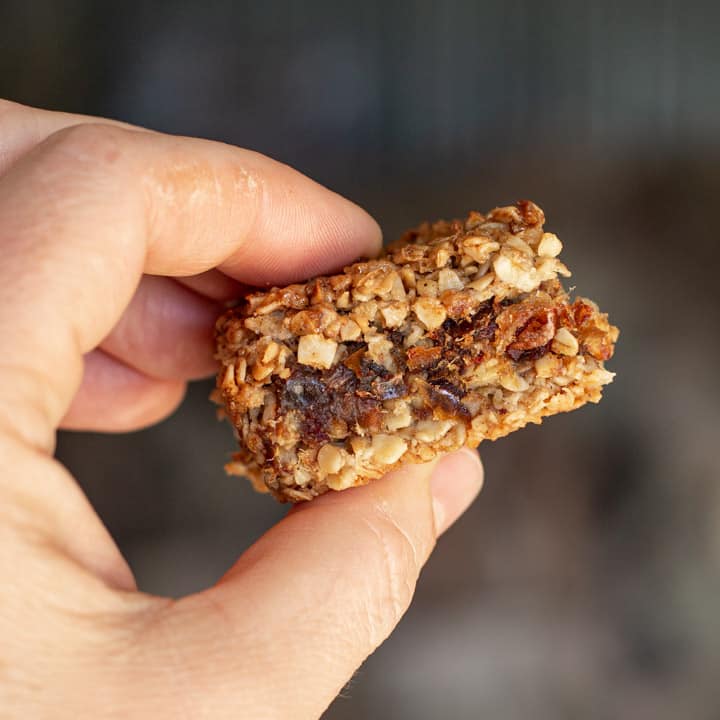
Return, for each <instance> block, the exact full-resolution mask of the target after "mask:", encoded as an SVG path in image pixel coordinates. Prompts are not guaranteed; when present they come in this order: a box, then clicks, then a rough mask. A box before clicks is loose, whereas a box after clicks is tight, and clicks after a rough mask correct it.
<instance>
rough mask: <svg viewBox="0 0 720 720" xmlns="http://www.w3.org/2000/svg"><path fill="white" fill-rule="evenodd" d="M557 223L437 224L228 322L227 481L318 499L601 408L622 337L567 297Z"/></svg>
mask: <svg viewBox="0 0 720 720" xmlns="http://www.w3.org/2000/svg"><path fill="white" fill-rule="evenodd" d="M544 219H545V218H544V215H543V212H542V210H541V209H540V208H539V207H537V205H535V204H533V203H531V202H528V201H522V202H519V203H517V204H516V205H514V206H509V207H502V208H496V209H495V210H492V211H491V212H489V213H488V214H487V215H482V214H480V213H477V212H473V213H470V215H469V216H468V218H467V219H466V220H465V221H452V222H449V221H440V222H436V223H433V224H428V223H425V224H423V225H421V226H420V227H418V228H417V229H415V230H411V231H410V232H408V233H406V234H405V236H404V237H403V238H401V239H400V240H399V241H398V242H396V243H394V244H392V245H390V246H389V247H388V248H386V250H385V251H384V253H383V254H382V256H381V257H379V258H378V259H376V260H370V261H367V262H357V263H355V264H353V265H350V266H349V267H346V268H345V270H344V272H343V273H341V274H338V275H332V276H328V277H318V278H315V279H313V280H311V281H309V282H307V283H304V284H298V285H290V286H288V287H285V288H273V289H271V290H268V291H266V292H256V293H253V294H251V295H249V296H248V297H247V298H246V299H245V300H244V301H243V302H242V303H241V304H240V305H238V306H236V307H233V308H231V309H229V310H228V311H227V312H225V314H223V315H222V316H221V317H220V318H219V319H218V322H217V326H216V338H217V357H218V359H219V360H220V363H221V365H222V367H221V370H220V373H219V375H218V382H217V388H218V391H217V396H218V400H219V401H220V402H222V404H223V405H224V412H225V414H226V415H227V417H228V419H229V420H230V422H231V423H232V425H233V426H234V428H235V431H236V434H237V437H238V440H239V443H240V450H239V452H237V453H236V454H235V456H234V460H233V462H231V463H229V464H228V466H227V469H228V471H229V472H232V473H237V474H242V475H247V476H248V477H249V478H250V479H251V480H252V482H253V484H254V485H255V487H256V488H257V489H259V490H263V491H265V490H269V491H270V492H271V493H272V494H273V495H274V496H275V497H276V498H278V499H279V500H282V501H291V502H297V501H302V500H310V499H312V498H313V497H315V496H317V495H320V494H322V493H324V492H326V491H328V490H343V489H345V488H349V487H352V486H355V485H362V484H365V483H367V482H368V481H370V480H372V479H374V478H377V477H380V476H381V475H383V474H385V473H386V472H388V471H389V470H392V469H393V468H395V467H396V466H398V465H399V464H400V463H406V462H426V461H429V460H431V459H433V458H435V457H436V456H437V455H439V454H441V453H446V452H449V451H452V450H456V449H458V448H460V447H461V446H463V445H468V446H470V447H475V446H477V445H478V444H479V443H480V442H481V441H482V440H494V439H496V438H498V437H501V436H503V435H507V434H508V433H510V432H512V431H513V430H517V429H519V428H521V427H523V426H524V425H526V424H527V423H531V422H532V423H539V422H540V421H541V419H542V418H543V417H544V416H546V415H553V414H555V413H558V412H563V411H567V410H573V409H574V408H577V407H579V406H580V405H583V404H584V403H586V402H588V401H590V402H598V400H599V399H600V394H601V389H602V386H603V385H605V384H607V383H609V382H610V381H611V380H612V377H613V374H612V373H610V372H608V371H607V370H606V369H605V368H604V366H603V362H604V361H605V360H608V359H609V358H610V357H611V356H612V353H613V346H614V343H615V340H616V339H617V336H618V330H617V328H615V327H613V326H612V325H610V324H609V323H608V320H607V316H606V315H604V314H602V313H600V312H599V310H598V308H597V306H596V305H595V304H594V303H593V302H591V301H590V300H585V299H583V298H577V299H575V300H574V301H573V300H571V299H570V298H569V297H568V295H567V293H566V292H565V290H564V289H563V287H562V285H561V284H560V281H559V280H558V276H559V275H560V276H563V277H568V276H569V275H570V273H569V271H568V270H567V268H566V267H565V265H563V263H562V262H560V260H559V259H558V254H559V253H560V250H561V249H562V245H561V243H560V240H558V238H557V237H556V236H555V235H554V234H552V233H547V232H544V231H543V222H544Z"/></svg>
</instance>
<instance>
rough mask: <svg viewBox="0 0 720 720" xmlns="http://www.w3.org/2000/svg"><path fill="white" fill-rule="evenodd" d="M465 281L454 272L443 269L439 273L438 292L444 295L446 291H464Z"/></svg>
mask: <svg viewBox="0 0 720 720" xmlns="http://www.w3.org/2000/svg"><path fill="white" fill-rule="evenodd" d="M462 289H463V281H462V280H461V279H460V277H459V276H458V274H457V273H456V272H455V271H454V270H448V269H447V268H443V269H442V270H441V271H440V272H439V273H438V291H439V292H441V293H444V292H445V291H446V290H462Z"/></svg>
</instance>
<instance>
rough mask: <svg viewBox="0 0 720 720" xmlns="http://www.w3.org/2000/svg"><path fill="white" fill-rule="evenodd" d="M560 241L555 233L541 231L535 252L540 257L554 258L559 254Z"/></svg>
mask: <svg viewBox="0 0 720 720" xmlns="http://www.w3.org/2000/svg"><path fill="white" fill-rule="evenodd" d="M561 250H562V243H561V242H560V239H559V238H558V236H557V235H555V233H548V232H546V233H543V236H542V239H541V240H540V244H539V245H538V249H537V253H538V255H540V257H547V258H554V257H557V256H558V255H559V254H560V251H561Z"/></svg>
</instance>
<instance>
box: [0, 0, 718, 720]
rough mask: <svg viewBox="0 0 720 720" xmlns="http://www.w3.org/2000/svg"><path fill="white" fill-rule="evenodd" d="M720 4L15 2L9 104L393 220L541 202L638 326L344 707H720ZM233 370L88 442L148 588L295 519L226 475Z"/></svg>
mask: <svg viewBox="0 0 720 720" xmlns="http://www.w3.org/2000/svg"><path fill="white" fill-rule="evenodd" d="M718 27H720V4H718V3H713V2H683V3H680V2H673V1H672V0H665V1H664V2H663V1H660V2H650V1H649V0H626V1H625V2H623V3H583V2H572V1H568V2H542V1H540V0H535V1H533V0H507V1H505V2H503V1H501V0H497V1H494V2H448V3H437V2H429V1H428V2H415V3H409V2H394V1H393V0H382V1H379V0H364V2H356V3H346V2H338V1H334V2H333V1H330V0H328V1H326V2H312V3H293V2H289V1H288V2H275V1H273V0H268V2H265V3H240V2H230V1H229V0H228V1H226V2H220V1H218V2H205V3H191V2H182V1H179V0H178V1H175V2H172V1H170V0H164V1H163V0H160V1H156V2H153V3H146V2H140V1H138V0H126V1H125V2H123V3H97V2H93V0H66V1H65V2H47V3H46V2H27V1H26V0H2V3H0V96H4V97H6V98H10V99H14V100H18V101H21V102H25V103H28V104H33V105H39V106H44V107H49V108H55V109H63V110H68V111H74V112H85V113H91V114H98V115H105V116H110V117H114V118H120V119H123V120H126V121H129V122H133V123H139V124H142V125H146V126H149V127H152V128H156V129H159V130H163V131H167V132H172V133H182V134H187V135H200V136H204V137H208V138H214V139H218V140H223V141H226V142H231V143H236V144H239V145H243V146H246V147H249V148H252V149H255V150H258V151H260V152H263V153H267V154H269V155H271V156H273V157H275V158H278V159H280V160H282V161H284V162H287V163H289V164H291V165H293V166H295V167H297V168H298V169H300V170H301V171H303V172H304V173H307V174H308V175H310V176H312V177H313V178H315V179H317V180H319V181H320V182H322V183H325V184H326V185H328V186H330V187H332V188H333V189H335V190H337V191H339V192H341V193H343V194H345V195H347V196H349V197H351V198H352V199H354V200H356V201H357V202H358V203H360V204H361V205H363V206H365V207H366V208H367V209H368V210H369V211H370V212H371V213H373V214H374V215H375V216H376V217H377V218H378V220H379V221H380V223H381V225H382V226H383V228H384V229H385V232H386V236H387V237H388V238H392V237H395V236H396V235H397V234H398V233H399V232H400V231H401V230H402V229H404V228H405V227H408V226H412V225H415V224H416V223H417V222H418V221H419V220H422V219H426V218H429V219H433V218H436V217H443V216H446V217H447V216H461V215H464V214H465V213H466V212H467V211H468V210H469V209H472V208H475V209H478V210H485V209H488V208H490V207H492V206H494V205H497V204H506V203H509V202H512V201H514V200H516V199H518V198H531V199H533V200H535V201H536V202H537V203H539V204H540V205H541V206H542V207H543V208H544V209H545V211H546V214H547V216H548V226H549V229H551V230H552V231H554V232H556V233H557V234H558V235H559V236H560V238H561V239H562V240H563V241H564V243H565V255H564V256H565V260H566V262H567V264H568V265H569V266H570V267H571V268H572V269H573V271H574V276H573V283H576V284H577V286H578V288H579V289H580V291H581V293H582V294H583V295H587V296H589V297H592V298H594V299H596V300H598V302H599V303H600V304H601V306H602V308H603V309H605V310H607V311H608V312H609V313H610V317H611V319H612V320H613V321H614V322H615V323H616V324H617V325H619V326H620V328H621V330H622V334H621V338H620V343H619V346H618V351H617V354H616V357H615V358H614V360H613V361H612V362H611V363H610V367H611V369H612V370H614V371H616V372H617V379H616V381H615V383H614V384H613V385H611V386H610V387H609V388H607V391H606V398H605V399H604V400H603V402H602V403H601V404H600V405H599V406H591V407H585V408H583V409H582V410H580V411H578V412H575V413H573V414H572V415H566V416H560V417H555V418H552V419H550V420H548V421H546V423H545V424H544V425H543V426H542V427H532V428H528V429H525V430H523V431H521V432H519V433H517V434H515V435H513V436H512V437H511V438H507V439H504V440H500V441H498V442H497V443H494V444H490V443H488V444H487V445H485V446H483V447H482V448H481V450H482V455H483V458H484V461H485V465H486V475H487V480H486V487H485V490H484V492H483V495H482V497H481V498H480V500H479V501H478V502H477V503H476V504H475V506H474V507H473V508H472V509H471V510H470V511H469V512H468V513H467V515H466V516H465V517H464V518H463V519H462V520H461V521H460V522H459V523H458V525H457V526H456V527H454V528H453V529H452V530H451V531H450V532H449V533H448V534H447V536H445V537H444V538H443V539H442V540H441V541H440V543H439V546H438V548H437V551H436V552H435V554H434V555H433V557H432V559H431V560H430V562H429V564H428V566H427V568H426V570H425V572H424V574H423V576H422V577H421V580H420V584H419V587H418V591H417V597H416V601H415V603H414V605H413V607H412V608H411V610H410V611H409V612H408V614H407V616H406V617H405V619H404V620H403V622H402V623H401V625H400V627H399V628H398V630H397V632H396V633H395V634H394V635H393V636H392V638H391V639H390V640H389V641H388V642H387V643H386V644H385V645H384V646H383V647H382V648H381V649H380V650H378V651H377V652H376V653H375V654H374V655H373V656H372V657H371V658H370V659H369V660H368V661H367V663H366V664H365V665H364V667H363V668H362V669H361V670H360V672H359V673H358V674H357V676H356V677H355V678H354V680H353V682H352V683H351V685H350V686H349V687H348V688H347V690H346V691H345V692H344V694H343V697H341V698H339V699H338V700H337V701H336V702H335V703H334V704H333V705H332V706H331V708H330V709H329V710H328V712H327V714H326V716H325V717H326V718H329V719H332V720H341V719H342V720H351V719H352V720H355V719H359V718H394V719H398V720H401V719H403V718H413V719H414V720H426V719H427V720H430V719H433V720H434V719H436V718H439V717H443V718H453V719H456V718H457V719H465V718H467V719H475V718H502V719H503V720H506V719H507V720H515V719H520V718H534V719H536V720H546V719H547V720H551V719H552V720H558V719H563V718H580V717H582V718H592V719H593V720H594V719H595V718H597V719H602V718H608V719H609V718H618V717H632V718H634V719H642V718H653V719H654V720H664V719H665V718H668V719H669V718H673V719H676V718H698V719H700V720H702V719H704V718H708V719H709V718H717V717H718V712H720V703H718V679H719V678H720V619H719V617H720V616H719V614H718V601H719V598H720V482H718V481H719V480H720V459H719V458H718V452H717V442H718V429H719V428H720V410H719V409H718V404H719V401H720V392H719V390H720V388H718V379H717V378H718V371H717V365H718V357H719V352H720V334H719V332H718V328H719V327H720V317H719V315H720V312H719V311H720V300H719V299H718V291H717V289H716V288H717V278H718V261H719V260H720V251H719V249H718V247H719V244H718V237H717V224H718V222H717V217H718V202H719V200H718V198H720V141H719V134H720V44H719V43H718V39H717V28H718ZM210 388H211V383H210V382H205V383H198V384H195V385H193V386H192V387H191V389H190V391H189V393H188V396H187V399H186V401H185V403H184V404H183V406H182V407H181V408H180V410H179V411H178V412H177V413H176V414H175V415H174V416H173V417H172V418H171V419H169V420H167V421H166V422H164V423H162V424H161V425H159V426H157V427H154V428H152V429H149V430H146V431H143V432H138V433H134V434H129V435H126V436H102V435H88V434H62V435H61V436H60V439H59V446H58V455H59V456H60V458H61V459H62V460H63V461H64V462H65V463H66V464H67V465H68V466H69V467H70V469H71V470H72V471H73V472H74V473H75V474H76V476H77V477H78V478H79V481H80V483H81V484H82V486H83V487H84V489H85V490H86V492H87V493H88V495H89V496H90V498H91V500H92V501H93V503H94V504H95V506H96V507H97V508H98V511H99V512H100V514H101V516H102V517H103V519H104V520H105V522H106V523H107V525H108V527H109V528H110V530H111V532H112V533H113V535H114V536H115V538H116V539H117V541H118V543H119V544H120V547H121V549H122V550H123V552H124V553H125V555H126V556H127V558H128V559H129V561H130V564H131V566H132V567H133V569H134V571H135V572H136V574H137V577H138V580H139V584H140V587H141V588H143V589H145V590H148V591H153V592H158V593H167V594H170V595H181V594H183V593H187V592H191V591H194V590H198V589H200V588H203V587H206V586H207V585H209V584H211V583H212V582H214V581H215V580H216V579H217V578H218V577H219V576H220V575H221V574H222V573H223V572H224V570H225V569H227V568H228V567H229V566H230V564H231V563H232V562H233V560H234V559H235V557H236V556H237V555H238V554H239V553H240V552H242V551H243V549H244V548H246V547H247V546H248V545H249V544H250V543H251V542H252V541H253V540H254V539H255V538H257V537H258V536H259V535H260V534H261V533H262V532H263V531H264V530H266V529H267V528H268V527H270V526H271V525H272V524H273V523H274V522H275V521H277V520H278V519H279V518H280V517H281V516H282V515H283V514H284V512H285V511H286V509H285V508H283V507H280V506H278V505H276V504H275V503H274V502H273V501H272V500H270V499H268V498H267V497H264V496H258V495H255V494H254V493H253V492H252V491H251V489H250V488H249V486H248V485H247V484H245V483H244V482H243V481H240V480H238V479H231V478H227V477H225V475H224V474H223V471H222V463H223V462H224V460H225V458H226V457H227V456H228V454H229V452H230V451H231V450H232V448H233V440H232V437H231V433H230V431H229V429H228V428H227V427H226V426H224V425H221V424H218V423H217V422H216V420H215V413H214V409H213V407H212V406H211V405H210V404H209V403H208V401H207V396H208V393H209V391H210Z"/></svg>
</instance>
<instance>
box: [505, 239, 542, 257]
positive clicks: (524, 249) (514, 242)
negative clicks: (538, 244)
mask: <svg viewBox="0 0 720 720" xmlns="http://www.w3.org/2000/svg"><path fill="white" fill-rule="evenodd" d="M505 247H511V248H515V250H519V251H520V252H521V253H525V255H529V256H530V257H532V256H533V255H534V254H535V253H534V252H533V250H532V248H531V247H530V246H529V245H528V244H527V243H526V242H525V241H524V240H523V239H522V238H519V237H518V236H517V235H513V236H512V237H509V238H508V239H507V240H506V241H505Z"/></svg>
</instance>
